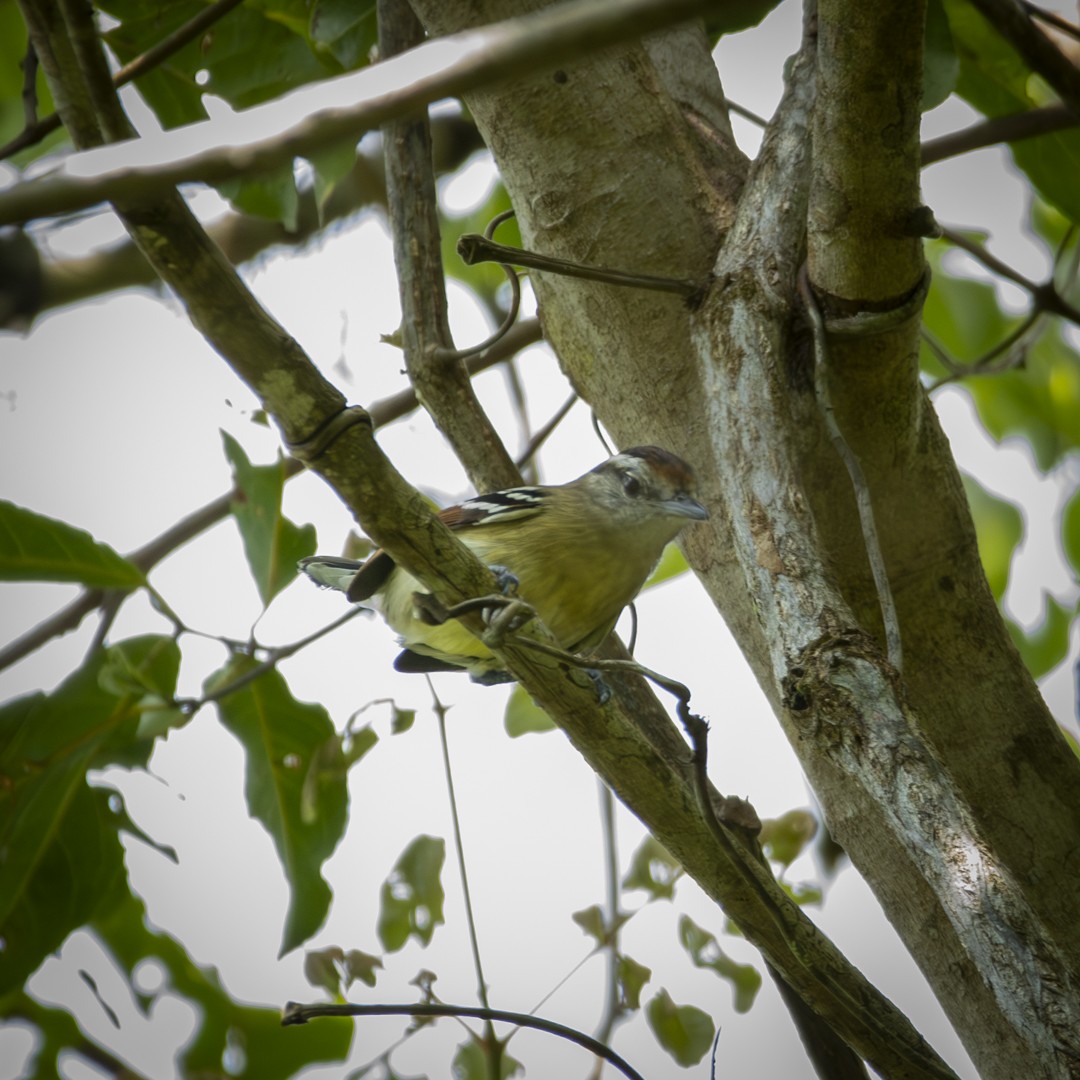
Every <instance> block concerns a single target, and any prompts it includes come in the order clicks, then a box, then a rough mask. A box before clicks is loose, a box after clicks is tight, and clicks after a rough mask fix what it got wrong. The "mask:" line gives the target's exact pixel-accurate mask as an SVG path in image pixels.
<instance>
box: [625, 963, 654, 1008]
mask: <svg viewBox="0 0 1080 1080" xmlns="http://www.w3.org/2000/svg"><path fill="white" fill-rule="evenodd" d="M616 968H617V970H616V978H617V979H618V982H619V1004H620V1005H622V1007H623V1008H624V1009H634V1010H637V1009H640V1008H641V991H642V990H643V989H644V988H645V984H646V983H647V982H648V981H649V980H650V979H651V978H652V971H651V970H650V969H649V968H647V967H645V965H644V964H639V963H638V962H637V961H636V960H632V959H631V958H630V957H629V956H625V955H623V954H621V953H620V954H619V959H618V963H617V965H616Z"/></svg>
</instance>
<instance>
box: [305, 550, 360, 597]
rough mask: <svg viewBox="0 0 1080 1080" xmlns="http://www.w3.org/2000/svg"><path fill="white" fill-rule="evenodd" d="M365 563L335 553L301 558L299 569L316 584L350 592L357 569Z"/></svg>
mask: <svg viewBox="0 0 1080 1080" xmlns="http://www.w3.org/2000/svg"><path fill="white" fill-rule="evenodd" d="M363 565H364V564H363V563H362V562H357V560H356V559H341V558H338V557H337V556H335V555H312V556H311V557H310V558H307V559H301V560H300V561H299V562H298V563H297V564H296V567H297V569H298V570H299V571H300V572H301V573H302V574H306V575H307V576H308V577H309V578H311V580H312V581H314V582H315V584H316V585H321V586H322V587H323V588H325V589H337V591H338V592H348V591H349V585H350V584H351V583H352V580H353V578H354V577H356V571H357V570H359V569H360V567H361V566H363Z"/></svg>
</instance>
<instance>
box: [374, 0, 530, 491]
mask: <svg viewBox="0 0 1080 1080" xmlns="http://www.w3.org/2000/svg"><path fill="white" fill-rule="evenodd" d="M378 15H379V43H380V50H381V52H382V55H383V56H385V57H387V58H391V59H392V58H393V57H395V56H397V55H399V54H401V53H402V52H404V51H405V50H406V49H409V48H412V47H414V46H416V45H418V44H419V43H420V42H422V41H423V40H424V29H423V27H422V26H421V25H420V22H419V20H418V19H417V18H416V15H415V14H414V13H413V10H412V8H411V7H410V6H409V5H408V3H407V2H406V0H379V3H378ZM383 154H384V157H385V159H386V196H387V208H388V210H389V217H390V231H391V233H392V235H393V241H394V263H395V265H396V267H397V272H398V291H399V293H400V296H401V337H402V343H403V346H404V351H405V366H406V368H407V369H408V372H409V381H410V382H411V383H412V384H413V385H414V386H415V387H416V392H417V394H418V396H419V398H420V400H421V401H422V402H423V404H424V407H425V408H426V409H427V410H428V412H429V413H430V414H431V418H432V420H433V421H434V422H435V424H436V426H437V427H438V428H439V430H440V431H441V432H442V433H443V435H445V436H446V439H447V441H448V442H449V443H450V445H451V447H452V448H453V450H454V454H455V455H456V456H457V458H458V460H459V461H460V462H461V464H462V465H463V466H464V467H465V471H466V472H467V473H468V475H469V479H470V480H471V481H472V482H473V484H474V485H475V486H476V490H477V491H499V490H501V489H503V488H507V487H513V486H514V485H516V484H520V483H521V474H520V473H519V472H518V470H517V469H516V468H515V466H514V462H513V459H512V458H511V456H510V454H509V453H508V451H507V449H506V447H505V446H504V445H503V441H502V439H500V438H499V434H498V432H497V431H496V430H495V427H494V425H493V424H492V423H491V420H490V419H489V418H488V416H487V414H486V413H485V412H484V410H483V407H482V406H481V405H480V402H479V400H478V399H477V397H476V392H475V390H474V389H473V386H472V383H471V382H470V380H469V377H468V375H467V374H466V372H465V368H464V366H463V365H462V364H461V363H460V360H459V357H460V355H461V354H459V353H458V352H457V350H455V349H454V343H453V340H452V339H451V336H450V324H449V321H448V317H447V307H446V281H445V277H444V273H443V265H442V242H441V239H440V236H439V214H438V208H437V202H436V196H435V169H434V166H433V164H432V158H431V131H430V128H429V126H428V120H427V111H426V110H422V111H421V112H419V113H418V114H416V115H413V116H410V117H407V118H401V119H394V120H391V121H389V122H388V123H387V124H385V125H384V126H383ZM510 273H511V274H512V273H513V271H510ZM516 313H517V312H516V308H515V309H514V315H515V316H516ZM508 328H509V327H508V324H505V323H504V326H503V327H502V328H500V331H499V336H501V334H502V333H505V332H506V329H508Z"/></svg>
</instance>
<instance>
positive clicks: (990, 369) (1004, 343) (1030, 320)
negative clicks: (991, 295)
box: [920, 308, 1046, 393]
mask: <svg viewBox="0 0 1080 1080" xmlns="http://www.w3.org/2000/svg"><path fill="white" fill-rule="evenodd" d="M1045 317H1046V313H1045V312H1043V311H1040V310H1039V309H1038V308H1035V309H1033V310H1032V311H1030V312H1028V314H1027V317H1026V318H1025V319H1024V320H1023V322H1021V323H1020V324H1019V325H1018V326H1017V327H1016V328H1015V329H1014V330H1013V331H1012V332H1011V333H1010V334H1008V335H1007V336H1006V337H1005V338H1003V339H1002V340H1001V341H999V342H998V343H997V344H996V345H995V346H994V347H993V348H992V349H988V350H987V351H986V352H985V353H983V355H982V356H980V357H979V358H978V359H977V360H973V361H971V363H969V364H963V363H960V362H959V361H957V360H955V359H953V357H952V356H950V355H949V353H948V351H947V350H946V349H945V347H944V346H943V345H942V344H941V342H940V341H938V340H937V338H935V337H934V335H933V334H931V333H930V331H929V330H927V329H926V327H925V326H923V327H922V328H921V330H920V333H921V334H922V338H923V341H925V342H926V344H927V346H928V347H929V348H930V351H931V352H932V353H933V354H934V355H935V356H936V357H937V358H938V360H939V361H940V362H941V364H942V365H943V366H944V368H945V369H946V370H947V371H948V373H949V374H948V375H943V376H942V377H941V378H940V379H938V380H937V381H936V382H933V383H931V384H930V386H929V388H928V389H929V390H930V392H931V393H933V391H935V390H937V389H938V388H939V387H942V386H945V385H947V384H948V383H952V382H956V380H957V379H966V378H968V376H971V375H997V374H1000V373H1001V372H1002V371H1008V370H1009V369H1010V368H1014V367H1018V366H1019V365H1020V364H1022V363H1023V361H1024V356H1025V354H1026V350H1027V339H1028V338H1029V337H1034V336H1035V334H1036V333H1037V332H1038V331H1039V330H1040V329H1041V327H1040V324H1041V323H1042V321H1043V319H1044V318H1045ZM999 356H1000V357H1001V359H1000V360H999V361H998V363H996V364H995V363H994V360H996V359H997V358H998V357H999Z"/></svg>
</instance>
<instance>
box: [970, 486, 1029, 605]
mask: <svg viewBox="0 0 1080 1080" xmlns="http://www.w3.org/2000/svg"><path fill="white" fill-rule="evenodd" d="M962 479H963V482H964V491H965V493H966V494H967V498H968V505H969V506H970V507H971V516H972V518H973V519H974V521H975V535H976V537H977V538H978V541H979V558H980V560H981V561H982V564H983V570H984V571H986V580H987V581H988V582H989V583H990V591H991V592H992V593H993V594H994V599H995V600H997V601H998V603H1000V602H1001V598H1002V597H1003V596H1004V595H1005V589H1006V587H1007V586H1008V584H1009V568H1010V567H1011V566H1012V557H1013V553H1014V552H1015V551H1016V545H1017V544H1019V543H1020V540H1021V538H1022V537H1023V535H1024V522H1023V518H1022V517H1021V516H1020V511H1019V510H1018V509H1017V508H1016V507H1015V506H1013V504H1012V503H1010V502H1006V501H1005V500H1004V499H999V498H998V497H997V496H996V495H991V494H990V492H988V491H987V490H986V489H985V488H984V487H983V486H982V485H981V484H980V483H979V482H978V481H977V480H975V479H974V478H973V477H971V476H964V477H962Z"/></svg>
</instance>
